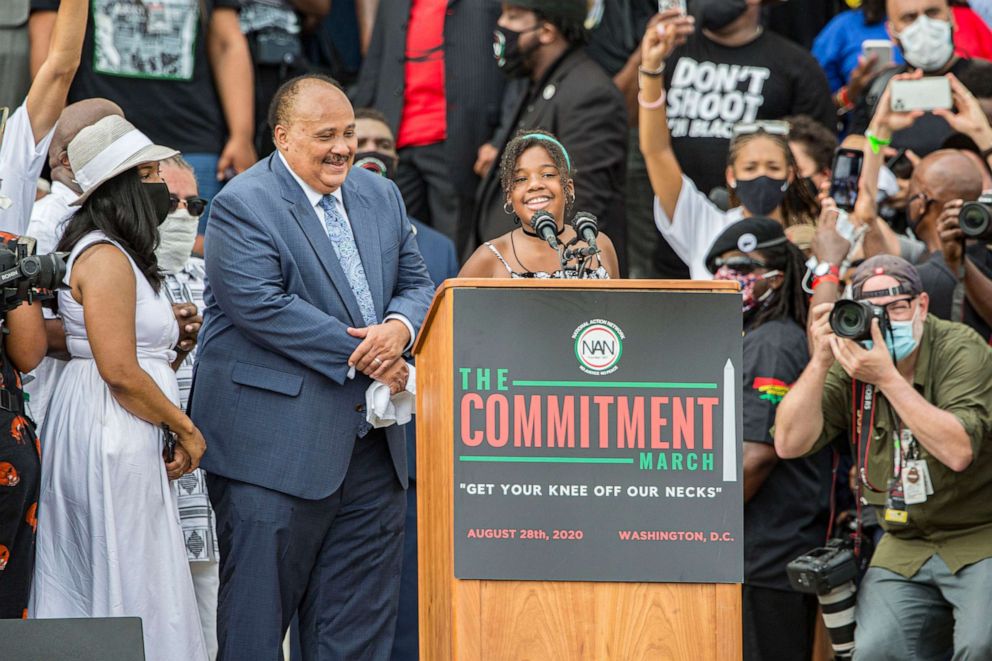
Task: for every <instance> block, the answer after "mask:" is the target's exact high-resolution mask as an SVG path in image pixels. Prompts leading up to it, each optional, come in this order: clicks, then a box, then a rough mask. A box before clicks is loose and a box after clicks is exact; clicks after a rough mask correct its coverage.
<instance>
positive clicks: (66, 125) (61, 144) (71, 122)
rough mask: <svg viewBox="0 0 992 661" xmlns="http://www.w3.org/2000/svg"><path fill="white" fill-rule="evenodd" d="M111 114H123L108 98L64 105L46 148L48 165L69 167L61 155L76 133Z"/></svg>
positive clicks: (121, 115) (53, 167)
mask: <svg viewBox="0 0 992 661" xmlns="http://www.w3.org/2000/svg"><path fill="white" fill-rule="evenodd" d="M111 115H118V116H120V117H123V116H124V111H123V110H121V107H120V106H119V105H117V104H116V103H114V102H113V101H110V100H108V99H85V100H83V101H79V102H77V103H73V104H71V105H68V106H66V107H65V110H63V111H62V114H61V115H60V116H59V123H58V125H57V126H56V127H55V135H54V136H52V145H51V147H49V148H48V165H49V167H51V168H52V169H55V168H57V167H59V166H62V167H69V165H68V160H67V159H66V161H65V162H64V163H63V162H62V160H63V159H62V156H63V155H65V153H66V149H67V148H68V146H69V143H70V142H72V139H73V138H75V137H76V134H77V133H79V132H80V131H82V130H83V129H84V128H86V127H87V126H90V125H92V124H95V123H97V122H98V121H100V120H101V119H103V118H104V117H109V116H111Z"/></svg>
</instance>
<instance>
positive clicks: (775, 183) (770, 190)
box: [734, 176, 789, 216]
mask: <svg viewBox="0 0 992 661" xmlns="http://www.w3.org/2000/svg"><path fill="white" fill-rule="evenodd" d="M788 189H789V181H788V179H772V178H771V177H764V176H762V177H758V178H756V179H744V180H741V179H738V180H737V185H736V186H735V187H734V193H735V194H736V195H737V199H739V200H740V201H741V204H743V205H744V208H745V209H747V210H748V211H750V212H751V213H753V214H756V215H758V216H767V215H768V214H770V213H771V212H772V211H774V210H775V209H777V208H778V206H779V205H780V204H782V200H784V199H785V191H787V190H788Z"/></svg>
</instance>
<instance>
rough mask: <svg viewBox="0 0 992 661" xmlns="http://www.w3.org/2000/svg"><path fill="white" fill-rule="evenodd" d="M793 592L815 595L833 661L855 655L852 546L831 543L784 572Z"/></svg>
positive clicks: (854, 562)
mask: <svg viewBox="0 0 992 661" xmlns="http://www.w3.org/2000/svg"><path fill="white" fill-rule="evenodd" d="M785 571H786V574H787V575H788V576H789V583H790V584H791V585H792V589H793V590H795V591H797V592H804V593H806V594H815V595H816V598H817V600H818V601H819V602H820V609H821V610H822V611H823V623H824V624H825V625H826V626H827V634H828V635H829V636H830V645H831V647H833V649H834V658H835V659H850V658H851V657H852V656H853V654H854V605H855V602H856V601H857V587H856V585H855V583H854V581H855V579H856V578H857V576H858V562H857V560H856V559H855V557H854V552H853V551H852V550H851V545H850V543H849V542H846V541H844V540H841V539H831V540H830V541H829V542H827V545H826V546H823V547H820V548H817V549H813V550H812V551H809V552H808V553H805V554H803V555H801V556H799V557H798V558H796V559H795V560H793V561H792V562H790V563H789V564H788V565H786V568H785Z"/></svg>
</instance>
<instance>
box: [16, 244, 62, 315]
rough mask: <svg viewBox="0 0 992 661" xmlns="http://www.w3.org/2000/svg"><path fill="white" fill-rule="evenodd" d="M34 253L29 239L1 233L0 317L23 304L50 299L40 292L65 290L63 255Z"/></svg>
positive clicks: (47, 295) (33, 247) (34, 245)
mask: <svg viewBox="0 0 992 661" xmlns="http://www.w3.org/2000/svg"><path fill="white" fill-rule="evenodd" d="M35 250H36V242H35V240H34V239H32V238H31V237H28V236H13V235H11V234H6V233H2V232H0V314H6V313H7V312H9V311H10V310H13V309H14V308H16V307H17V306H19V305H20V304H21V303H23V302H24V301H28V302H33V301H34V300H36V299H40V300H44V299H46V298H50V297H51V295H50V294H45V293H43V292H39V290H53V289H59V288H61V287H64V285H63V284H62V280H63V279H64V278H65V275H66V265H65V257H66V253H58V252H53V253H49V254H47V255H36V254H35Z"/></svg>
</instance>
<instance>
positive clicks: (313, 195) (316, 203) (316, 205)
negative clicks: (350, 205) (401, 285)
mask: <svg viewBox="0 0 992 661" xmlns="http://www.w3.org/2000/svg"><path fill="white" fill-rule="evenodd" d="M276 153H277V154H278V155H279V159H280V160H281V161H282V164H283V165H285V166H286V169H287V170H288V171H289V174H290V175H291V176H292V177H293V179H295V180H296V183H297V184H299V185H300V188H301V189H303V194H304V195H306V196H307V201H309V202H310V208H312V209H313V212H314V214H316V216H317V220H318V222H320V226H321V227H324V228H326V225H325V223H324V210H323V209H322V208H321V206H320V201H321V200H322V199H324V195H323V194H322V193H318V192H317V191H315V190H314V189H313V188H312V187H311V186H310V185H309V184H308V183H307V182H305V181H303V179H301V178H300V177H299V176H298V175H297V174H296V173H295V172H293V168H291V167H289V163H287V162H286V159H285V157H283V155H282V152H279V151H277V152H276ZM331 197H333V198H334V199H335V200H337V203H338V211H339V212H340V213H341V215H342V216H343V217H344V220H345V222H346V223H348V224H349V225H351V218H349V217H348V210H347V209H345V206H344V197H343V196H342V195H341V188H340V187H339V188H338V189H337V190H335V191H333V192H332V193H331ZM351 227H352V232H351V233H352V235H354V233H355V226H354V225H351ZM325 231H326V229H325ZM328 241H330V239H328ZM363 266H364V265H363ZM390 319H398V320H399V321H401V322H403V325H405V326H406V328H407V330H408V331H410V341H409V342H408V343H407V345H406V347H405V348H404V349H403V351H404V352H406V351H409V350H410V348H411V347H412V346H413V340H414V337H415V334H414V330H413V324H412V323H410V320H409V319H407V318H406V316H404V315H402V314H398V313H396V312H393V313H391V314H387V315H386V318H385V319H383V320H382V321H383V323H385V322H386V321H389V320H390Z"/></svg>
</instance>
